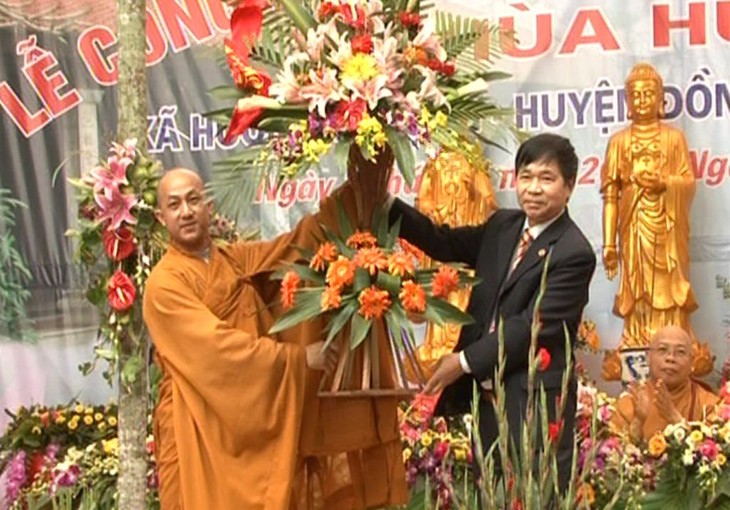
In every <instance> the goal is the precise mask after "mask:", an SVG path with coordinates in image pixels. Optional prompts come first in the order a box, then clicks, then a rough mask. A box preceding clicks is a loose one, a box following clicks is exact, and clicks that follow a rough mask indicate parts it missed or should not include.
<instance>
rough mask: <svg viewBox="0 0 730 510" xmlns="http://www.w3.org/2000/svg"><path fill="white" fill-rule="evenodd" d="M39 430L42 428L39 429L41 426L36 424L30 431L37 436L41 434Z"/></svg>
mask: <svg viewBox="0 0 730 510" xmlns="http://www.w3.org/2000/svg"><path fill="white" fill-rule="evenodd" d="M41 432H42V430H41V428H40V427H39V426H38V425H36V426H35V427H33V428H32V429H31V433H33V434H35V435H37V436H40V435H41Z"/></svg>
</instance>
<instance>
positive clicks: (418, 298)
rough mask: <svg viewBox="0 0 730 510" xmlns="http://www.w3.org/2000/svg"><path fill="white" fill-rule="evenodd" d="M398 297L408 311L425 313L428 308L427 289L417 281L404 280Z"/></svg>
mask: <svg viewBox="0 0 730 510" xmlns="http://www.w3.org/2000/svg"><path fill="white" fill-rule="evenodd" d="M398 297H399V298H400V301H401V303H403V308H405V309H406V311H407V312H415V313H423V311H424V310H426V291H425V290H424V289H423V287H421V286H420V285H418V284H417V283H416V282H413V281H411V280H406V281H404V282H403V287H402V288H401V291H400V294H399V295H398Z"/></svg>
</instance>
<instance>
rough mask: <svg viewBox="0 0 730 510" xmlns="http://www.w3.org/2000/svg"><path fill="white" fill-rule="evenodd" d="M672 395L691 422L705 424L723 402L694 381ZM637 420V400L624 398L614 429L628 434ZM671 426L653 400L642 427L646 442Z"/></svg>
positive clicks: (612, 421)
mask: <svg viewBox="0 0 730 510" xmlns="http://www.w3.org/2000/svg"><path fill="white" fill-rule="evenodd" d="M671 396H672V402H673V403H674V407H675V408H676V409H677V411H679V413H680V414H681V415H682V417H683V418H684V419H685V420H687V421H702V420H703V419H704V418H705V417H707V416H709V415H711V414H713V413H714V410H715V406H716V405H717V403H718V400H719V398H718V396H717V395H715V394H714V393H713V392H712V391H710V390H708V389H706V388H705V387H704V386H703V385H702V384H700V383H698V382H697V381H693V380H690V382H689V384H686V385H685V386H684V387H683V388H681V389H680V390H678V391H677V392H676V393H673V394H672V395H671ZM633 419H634V401H633V399H632V398H631V395H624V396H623V397H621V398H619V399H618V400H617V401H616V404H615V411H614V413H613V416H612V417H611V426H612V427H613V429H614V430H615V431H616V432H619V433H626V434H628V432H629V425H630V424H631V422H632V421H633ZM667 425H669V422H668V421H667V420H665V419H664V418H663V417H662V415H661V414H660V413H659V409H658V408H657V406H656V404H655V403H654V402H653V399H652V402H651V404H650V406H649V409H648V411H647V414H646V421H645V422H644V426H643V428H642V439H643V440H644V441H648V440H649V439H650V438H651V437H652V436H653V435H654V434H656V433H657V432H661V431H663V430H664V429H665V428H666V426H667Z"/></svg>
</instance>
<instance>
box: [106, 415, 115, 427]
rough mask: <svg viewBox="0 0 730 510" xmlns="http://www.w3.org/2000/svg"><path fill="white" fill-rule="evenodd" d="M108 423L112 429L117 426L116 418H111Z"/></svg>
mask: <svg viewBox="0 0 730 510" xmlns="http://www.w3.org/2000/svg"><path fill="white" fill-rule="evenodd" d="M106 421H107V422H108V423H109V426H110V427H114V426H116V424H117V418H116V417H115V416H110V417H109V418H107V420H106Z"/></svg>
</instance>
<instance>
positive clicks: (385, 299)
mask: <svg viewBox="0 0 730 510" xmlns="http://www.w3.org/2000/svg"><path fill="white" fill-rule="evenodd" d="M357 300H358V302H359V303H360V310H359V312H360V315H362V316H363V317H365V318H366V319H379V318H381V317H382V316H383V314H384V313H385V312H386V311H387V310H388V308H389V307H390V295H389V294H388V291H387V290H380V289H379V288H377V287H376V286H375V285H371V286H370V287H369V288H367V289H365V290H363V291H362V292H361V293H360V296H359V297H358V299H357Z"/></svg>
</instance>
